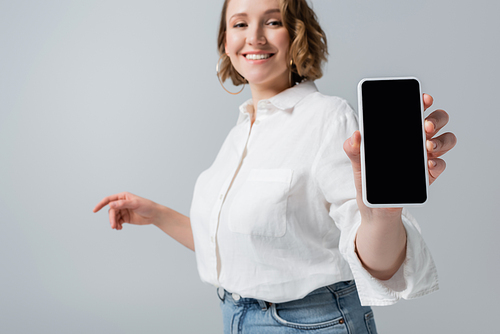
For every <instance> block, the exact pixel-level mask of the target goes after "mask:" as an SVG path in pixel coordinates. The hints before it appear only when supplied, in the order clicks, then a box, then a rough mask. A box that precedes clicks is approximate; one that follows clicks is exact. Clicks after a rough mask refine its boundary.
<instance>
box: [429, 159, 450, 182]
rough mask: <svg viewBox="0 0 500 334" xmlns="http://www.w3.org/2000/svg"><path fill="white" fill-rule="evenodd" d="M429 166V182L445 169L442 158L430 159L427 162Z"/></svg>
mask: <svg viewBox="0 0 500 334" xmlns="http://www.w3.org/2000/svg"><path fill="white" fill-rule="evenodd" d="M427 163H428V168H429V184H432V183H433V182H434V181H436V179H437V178H438V177H439V175H441V173H443V172H444V170H445V169H446V162H445V161H444V160H443V159H439V158H436V159H430V160H429V161H428V162H427Z"/></svg>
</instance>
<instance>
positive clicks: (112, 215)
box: [108, 209, 116, 229]
mask: <svg viewBox="0 0 500 334" xmlns="http://www.w3.org/2000/svg"><path fill="white" fill-rule="evenodd" d="M108 215H109V223H110V224H111V228H113V229H116V212H115V210H114V209H109V210H108Z"/></svg>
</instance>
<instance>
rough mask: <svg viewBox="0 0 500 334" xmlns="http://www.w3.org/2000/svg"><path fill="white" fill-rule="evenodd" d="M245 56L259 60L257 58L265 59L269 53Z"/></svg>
mask: <svg viewBox="0 0 500 334" xmlns="http://www.w3.org/2000/svg"><path fill="white" fill-rule="evenodd" d="M245 57H246V58H247V59H250V60H259V59H267V58H269V57H271V55H270V54H269V53H266V54H248V55H246V56H245Z"/></svg>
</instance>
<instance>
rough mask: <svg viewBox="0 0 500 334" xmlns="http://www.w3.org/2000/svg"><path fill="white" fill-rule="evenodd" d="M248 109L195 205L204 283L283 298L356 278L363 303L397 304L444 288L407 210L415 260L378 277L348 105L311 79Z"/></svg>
mask: <svg viewBox="0 0 500 334" xmlns="http://www.w3.org/2000/svg"><path fill="white" fill-rule="evenodd" d="M252 112H253V103H252V100H249V101H247V102H245V103H244V104H243V105H241V106H240V114H239V118H238V121H237V124H236V126H235V127H233V128H232V129H231V131H230V132H229V134H228V136H227V138H226V140H225V141H224V143H223V145H222V147H221V149H220V151H219V153H218V155H217V157H216V158H215V161H214V162H213V164H212V165H211V166H210V168H208V169H207V170H205V171H203V172H202V173H201V175H200V176H199V177H198V179H197V181H196V185H195V189H194V195H193V201H192V205H191V212H190V218H191V225H192V229H193V236H194V243H195V251H196V260H197V265H198V271H199V274H200V277H201V279H202V280H203V281H205V282H208V283H210V284H213V285H215V286H220V287H223V288H225V289H226V290H227V291H230V292H232V293H236V294H239V295H241V296H242V297H250V298H257V299H262V300H266V301H268V302H273V303H280V302H286V301H291V300H295V299H300V298H302V297H304V296H305V295H307V294H308V293H309V292H311V291H313V290H315V289H317V288H319V287H322V286H326V285H329V284H332V283H335V282H339V281H346V280H351V279H354V280H355V281H356V284H357V287H358V292H359V297H360V300H361V303H362V304H363V305H390V304H393V303H395V302H396V301H397V300H398V299H400V298H405V299H410V298H414V297H418V296H422V295H424V294H427V293H429V292H432V291H435V290H437V289H438V281H437V273H436V269H435V265H434V262H433V260H432V258H431V255H430V253H429V251H428V249H427V247H426V245H425V243H424V241H423V239H422V237H421V235H420V229H419V227H418V225H417V223H416V221H415V220H414V219H413V218H412V217H411V216H410V215H409V214H408V212H407V211H406V210H403V223H404V226H405V228H406V232H407V239H408V240H407V251H406V260H405V261H404V263H403V265H402V266H401V268H400V270H399V271H398V272H397V273H396V274H395V275H394V276H393V277H392V278H391V279H390V280H388V281H381V280H378V279H375V278H374V277H372V276H371V275H370V274H369V273H368V272H367V271H366V270H365V269H364V267H363V265H362V264H361V262H360V260H359V258H358V257H357V255H356V253H355V249H354V239H355V236H356V232H357V229H358V227H359V225H360V223H361V217H360V214H359V209H358V206H357V204H356V191H355V187H354V178H353V173H352V167H351V162H350V160H349V158H348V157H347V155H346V154H345V152H344V150H343V143H344V141H345V140H346V139H347V138H349V137H350V136H351V135H352V133H353V132H354V131H355V130H357V129H358V122H357V116H356V114H355V112H354V111H353V110H352V109H351V108H350V106H349V105H348V103H347V102H346V101H345V100H343V99H341V98H338V97H332V96H325V95H323V94H321V93H319V92H318V91H317V88H316V86H315V84H314V83H313V82H303V83H301V84H299V85H297V86H295V87H292V88H290V89H287V90H285V91H283V92H281V93H279V94H278V95H276V96H274V97H272V98H270V99H268V100H262V101H259V103H258V108H257V110H256V119H255V122H254V124H253V125H251V113H252Z"/></svg>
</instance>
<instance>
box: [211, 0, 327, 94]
mask: <svg viewBox="0 0 500 334" xmlns="http://www.w3.org/2000/svg"><path fill="white" fill-rule="evenodd" d="M229 1H230V0H225V1H224V5H223V6H222V13H221V16H220V25H219V36H218V38H217V43H218V51H219V55H220V56H223V55H225V54H226V52H225V48H224V44H225V41H226V39H225V38H226V29H227V25H226V12H227V5H228V3H229ZM280 11H281V17H282V22H283V26H284V27H285V28H286V29H287V31H288V34H289V35H290V45H289V51H288V52H289V57H288V58H289V59H291V60H292V61H293V64H292V67H291V71H292V86H293V85H294V84H295V83H296V82H302V81H303V80H304V79H307V80H316V79H319V78H321V77H322V76H323V71H322V69H321V66H322V65H323V62H326V61H327V56H328V47H327V42H326V35H325V32H324V31H323V30H322V29H321V27H320V25H319V23H318V18H317V16H316V14H315V13H314V11H313V10H312V9H311V7H309V5H308V4H307V1H306V0H280ZM219 75H220V79H221V80H222V82H224V81H226V79H227V78H231V80H232V81H233V84H234V85H235V86H238V85H241V84H244V83H247V81H246V80H245V78H243V77H242V76H241V74H239V73H238V72H237V71H236V69H235V68H234V67H233V65H232V63H231V60H230V58H229V56H227V55H225V56H223V57H222V61H221V63H220V67H219Z"/></svg>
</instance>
